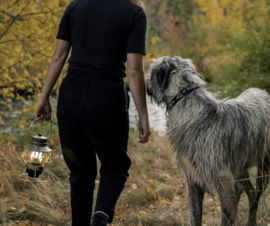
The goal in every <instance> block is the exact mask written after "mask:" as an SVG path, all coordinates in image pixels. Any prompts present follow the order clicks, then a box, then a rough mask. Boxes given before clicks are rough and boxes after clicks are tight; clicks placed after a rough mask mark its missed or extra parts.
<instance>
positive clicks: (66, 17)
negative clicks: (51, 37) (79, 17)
mask: <svg viewBox="0 0 270 226" xmlns="http://www.w3.org/2000/svg"><path fill="white" fill-rule="evenodd" d="M72 3H73V2H71V3H70V4H69V5H68V7H67V8H66V10H65V12H64V14H63V16H62V18H61V21H60V24H59V28H58V33H57V35H56V39H62V40H65V41H68V42H70V43H71V26H70V9H71V4H72Z"/></svg>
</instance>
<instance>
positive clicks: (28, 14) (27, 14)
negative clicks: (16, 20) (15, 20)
mask: <svg viewBox="0 0 270 226" xmlns="http://www.w3.org/2000/svg"><path fill="white" fill-rule="evenodd" d="M47 13H50V12H40V13H26V14H22V15H21V17H22V16H30V15H38V14H47Z"/></svg>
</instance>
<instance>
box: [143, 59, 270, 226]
mask: <svg viewBox="0 0 270 226" xmlns="http://www.w3.org/2000/svg"><path fill="white" fill-rule="evenodd" d="M146 82H147V94H148V95H149V96H150V97H151V100H152V101H154V102H155V103H157V104H158V105H165V106H167V104H168V103H169V101H170V100H172V98H173V97H174V96H175V95H177V94H178V93H179V91H180V90H181V89H182V88H184V87H187V86H188V85H198V86H200V88H199V89H196V90H194V91H193V92H192V93H190V94H189V95H187V96H185V97H184V98H183V99H181V100H180V101H179V102H177V103H176V105H175V106H174V107H173V108H172V109H170V110H168V111H167V112H166V113H167V115H168V120H167V128H168V130H167V135H168V137H169V139H170V142H171V143H172V145H173V147H174V149H175V151H176V152H177V161H178V164H179V167H180V168H181V169H183V171H184V173H185V176H186V179H187V185H188V200H189V206H190V220H191V225H192V226H195V225H196V226H197V225H201V218H202V203H203V197H204V192H205V191H212V189H213V188H214V189H215V190H216V191H217V193H218V195H219V199H220V204H221V210H222V219H221V225H233V224H234V222H235V220H236V212H237V206H238V202H239V198H240V195H241V193H242V192H243V191H245V192H246V193H247V195H248V199H249V225H256V214H257V209H258V202H259V199H260V197H261V195H262V192H263V191H264V190H265V188H266V186H267V183H268V177H267V176H266V177H263V176H265V175H267V174H268V173H269V150H268V149H267V151H266V149H265V148H264V141H265V129H266V126H267V125H268V124H269V121H270V120H269V109H270V96H269V94H268V93H267V92H266V91H264V90H261V89H258V88H250V89H248V90H246V91H245V92H243V93H242V94H241V95H240V96H238V97H237V98H235V99H224V100H216V99H215V97H214V96H213V95H212V94H211V93H210V92H208V91H207V90H206V89H205V87H206V81H205V80H204V78H203V77H202V76H201V75H200V74H198V72H197V71H196V68H195V66H194V65H193V63H192V61H191V60H190V59H183V58H181V57H178V56H165V57H159V58H157V59H154V60H153V63H152V64H151V67H150V77H149V78H147V81H146ZM253 166H256V167H257V168H258V178H257V180H256V189H255V188H254V187H253V185H252V184H251V182H250V180H249V169H250V168H251V167H253Z"/></svg>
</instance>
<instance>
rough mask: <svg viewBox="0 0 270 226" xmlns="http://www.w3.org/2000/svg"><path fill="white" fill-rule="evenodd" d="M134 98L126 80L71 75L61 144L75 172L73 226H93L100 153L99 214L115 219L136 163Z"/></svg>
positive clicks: (60, 112)
mask: <svg viewBox="0 0 270 226" xmlns="http://www.w3.org/2000/svg"><path fill="white" fill-rule="evenodd" d="M128 108H129V96H128V93H127V91H126V88H125V84H124V81H123V80H122V79H119V80H114V79H105V78H98V77H93V75H82V74H78V73H74V72H72V73H71V72H68V74H67V76H66V77H65V78H64V80H63V82H62V84H61V86H60V89H59V98H58V103H57V121H58V128H59V138H60V143H61V148H62V152H63V157H64V160H65V162H66V164H67V166H68V168H69V170H70V177H69V181H70V196H71V213H72V226H89V225H90V220H91V215H92V205H93V191H94V188H95V179H96V175H97V162H96V153H97V155H98V158H99V159H100V162H101V168H100V175H101V178H100V182H99V190H98V196H97V202H96V206H95V211H103V212H105V213H107V214H108V215H109V223H110V222H112V220H113V216H114V208H115V204H116V202H117V200H118V198H119V196H120V194H121V192H122V190H123V188H124V184H125V182H126V180H127V179H128V176H129V174H128V170H129V168H130V165H131V160H130V158H129V157H128V155H127V145H128V137H129V114H128Z"/></svg>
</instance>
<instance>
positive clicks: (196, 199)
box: [187, 177, 204, 226]
mask: <svg viewBox="0 0 270 226" xmlns="http://www.w3.org/2000/svg"><path fill="white" fill-rule="evenodd" d="M187 185H188V202H189V209H190V222H191V226H201V224H202V207H203V197H204V188H201V187H200V186H199V185H198V184H197V183H196V182H195V181H193V180H192V179H191V178H190V177H187Z"/></svg>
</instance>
